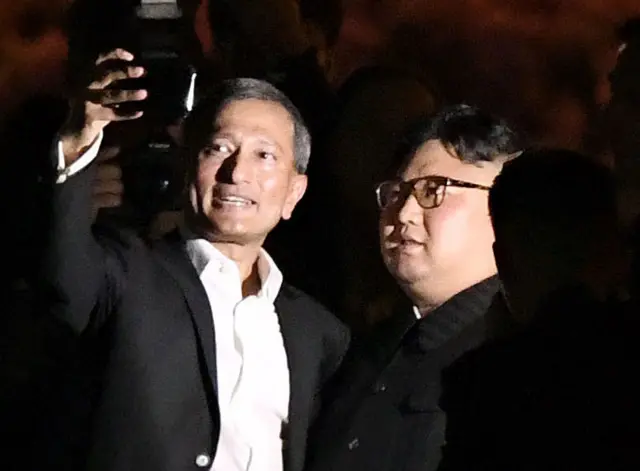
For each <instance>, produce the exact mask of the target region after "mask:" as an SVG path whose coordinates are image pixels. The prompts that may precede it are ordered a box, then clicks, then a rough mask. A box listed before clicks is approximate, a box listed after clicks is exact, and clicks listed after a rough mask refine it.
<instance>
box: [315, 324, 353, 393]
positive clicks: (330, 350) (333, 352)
mask: <svg viewBox="0 0 640 471" xmlns="http://www.w3.org/2000/svg"><path fill="white" fill-rule="evenodd" d="M327 317H328V319H329V321H330V322H329V328H328V330H327V332H328V335H327V336H326V337H325V359H324V362H323V369H322V370H323V371H322V384H323V385H325V384H326V383H327V382H328V381H329V380H330V379H331V378H332V377H333V375H334V374H335V373H336V371H338V368H339V367H340V365H341V364H342V360H343V359H344V357H345V355H346V353H347V351H348V350H349V345H350V342H351V333H350V331H349V329H348V328H347V326H346V325H344V324H343V323H342V322H340V321H339V320H338V319H337V318H336V317H335V316H333V314H328V315H327Z"/></svg>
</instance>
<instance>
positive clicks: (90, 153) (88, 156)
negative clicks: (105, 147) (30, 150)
mask: <svg viewBox="0 0 640 471" xmlns="http://www.w3.org/2000/svg"><path fill="white" fill-rule="evenodd" d="M103 135H104V134H103V133H102V131H100V134H98V137H97V138H96V140H95V141H93V144H91V145H90V146H89V148H88V149H87V150H86V151H85V152H84V154H82V155H81V156H80V157H79V158H78V160H76V161H75V162H73V163H72V164H71V165H69V166H68V167H66V166H65V162H64V152H63V151H62V141H60V140H58V146H57V152H58V168H57V172H58V178H57V179H56V183H64V182H65V181H67V178H69V177H71V176H72V175H75V174H76V173H78V172H79V171H80V170H82V169H84V168H86V167H87V166H88V165H89V164H90V163H91V162H93V161H94V159H95V158H96V157H97V156H98V151H99V150H100V145H101V144H102V137H103Z"/></svg>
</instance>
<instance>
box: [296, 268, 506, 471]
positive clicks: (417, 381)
mask: <svg viewBox="0 0 640 471" xmlns="http://www.w3.org/2000/svg"><path fill="white" fill-rule="evenodd" d="M497 290H498V280H497V279H496V278H491V279H489V280H486V281H484V282H482V283H480V284H478V285H475V286H473V287H471V288H469V289H467V290H465V291H463V292H462V293H460V294H458V295H456V296H455V297H454V298H452V299H451V300H449V301H448V302H447V303H445V304H444V305H442V306H441V307H439V308H438V309H436V310H435V311H433V312H431V313H430V314H428V315H427V316H425V317H424V318H423V319H421V320H419V321H416V318H415V315H414V314H413V313H412V312H411V308H410V307H408V308H407V309H406V310H405V311H404V312H403V313H402V314H400V315H396V316H394V317H392V318H391V319H390V320H389V321H388V322H386V323H385V324H383V325H381V326H380V329H379V331H378V332H376V333H375V334H374V336H373V338H371V339H369V340H368V341H367V342H366V343H365V344H364V346H362V347H355V346H354V348H353V349H352V350H351V351H350V352H349V354H348V355H347V358H346V359H345V362H344V364H343V367H342V368H341V372H340V373H339V374H338V375H337V376H336V381H335V385H333V386H332V388H331V389H330V390H329V391H327V396H328V397H327V399H326V403H325V406H324V408H323V411H322V413H321V416H320V417H319V419H318V421H317V423H316V425H315V426H314V427H313V429H312V433H311V435H310V442H309V450H308V463H307V467H306V470H307V471H351V470H367V471H431V470H435V469H436V468H437V466H438V463H439V459H440V448H441V447H442V445H443V443H444V428H445V421H446V417H445V414H444V413H443V412H442V410H441V409H440V407H439V400H440V392H441V381H440V373H441V371H442V370H443V369H444V368H445V367H447V366H448V365H449V364H451V363H452V362H453V361H454V360H455V359H456V358H458V357H459V356H460V355H462V354H463V353H464V352H466V351H467V350H469V349H472V348H475V347H476V346H478V345H479V344H481V343H482V342H483V341H484V339H485V334H486V332H485V321H484V314H485V313H486V312H487V310H488V308H489V306H490V304H491V301H492V298H493V297H494V295H495V294H496V292H497Z"/></svg>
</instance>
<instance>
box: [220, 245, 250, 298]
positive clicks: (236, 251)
mask: <svg viewBox="0 0 640 471" xmlns="http://www.w3.org/2000/svg"><path fill="white" fill-rule="evenodd" d="M211 244H212V245H213V246H214V247H215V248H216V249H218V250H219V251H220V253H222V254H223V255H224V256H225V257H227V258H228V259H230V260H233V261H234V262H235V263H236V265H237V266H238V270H239V272H240V282H241V283H242V295H243V296H244V297H247V296H251V295H255V294H258V292H259V291H260V286H261V281H260V274H259V271H258V258H259V257H260V249H261V246H259V245H258V246H253V245H239V244H232V243H225V242H211Z"/></svg>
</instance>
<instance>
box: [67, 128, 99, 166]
mask: <svg viewBox="0 0 640 471" xmlns="http://www.w3.org/2000/svg"><path fill="white" fill-rule="evenodd" d="M103 128H104V126H102V125H99V124H93V125H87V126H84V127H83V128H82V129H81V130H79V131H75V130H73V129H72V128H71V127H63V129H62V130H61V131H60V143H61V144H62V153H63V155H64V160H65V165H66V166H69V165H71V164H72V163H73V162H75V161H76V160H77V159H78V158H79V157H80V156H81V155H82V154H84V153H85V152H86V150H87V149H88V148H89V147H91V145H92V144H93V143H94V142H95V141H96V139H97V138H98V136H99V135H100V133H101V132H102V130H103Z"/></svg>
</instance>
